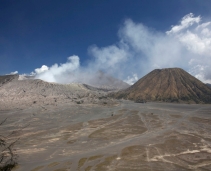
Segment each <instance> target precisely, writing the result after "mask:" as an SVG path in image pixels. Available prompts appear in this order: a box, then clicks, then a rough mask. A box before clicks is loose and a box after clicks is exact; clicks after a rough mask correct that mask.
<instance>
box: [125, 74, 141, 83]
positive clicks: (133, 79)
mask: <svg viewBox="0 0 211 171" xmlns="http://www.w3.org/2000/svg"><path fill="white" fill-rule="evenodd" d="M136 81H138V76H137V74H133V75H132V76H128V77H127V79H126V80H124V82H126V83H128V84H129V85H133V84H134V83H135V82H136Z"/></svg>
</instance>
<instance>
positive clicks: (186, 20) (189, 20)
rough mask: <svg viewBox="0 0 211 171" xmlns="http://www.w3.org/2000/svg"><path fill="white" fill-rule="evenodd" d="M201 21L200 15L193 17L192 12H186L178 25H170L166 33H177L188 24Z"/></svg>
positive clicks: (188, 25)
mask: <svg viewBox="0 0 211 171" xmlns="http://www.w3.org/2000/svg"><path fill="white" fill-rule="evenodd" d="M200 21H201V17H200V16H198V17H194V15H193V14H192V13H190V14H187V15H186V16H184V17H183V18H182V20H181V22H180V25H176V26H172V28H171V30H170V31H167V32H166V33H167V34H172V33H178V32H180V31H182V30H183V29H186V28H188V27H190V26H192V25H193V24H195V23H199V22H200Z"/></svg>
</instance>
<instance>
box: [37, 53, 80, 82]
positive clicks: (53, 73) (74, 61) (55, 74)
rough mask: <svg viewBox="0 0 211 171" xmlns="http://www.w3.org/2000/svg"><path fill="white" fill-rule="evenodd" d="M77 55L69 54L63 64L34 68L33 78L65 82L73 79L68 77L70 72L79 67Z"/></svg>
mask: <svg viewBox="0 0 211 171" xmlns="http://www.w3.org/2000/svg"><path fill="white" fill-rule="evenodd" d="M79 65H80V62H79V57H78V56H76V55H73V56H70V57H69V58H68V61H67V63H65V64H60V65H58V64H54V65H52V66H51V67H48V66H46V65H43V66H42V67H41V68H37V69H35V73H36V76H35V78H38V79H42V80H45V81H48V82H59V83H67V82H71V81H72V80H73V79H72V78H69V80H68V79H67V78H68V77H70V73H72V72H73V71H76V70H77V69H79Z"/></svg>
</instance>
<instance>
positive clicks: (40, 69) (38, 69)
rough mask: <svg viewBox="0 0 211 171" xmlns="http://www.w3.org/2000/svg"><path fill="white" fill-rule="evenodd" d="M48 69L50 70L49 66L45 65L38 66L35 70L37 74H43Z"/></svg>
mask: <svg viewBox="0 0 211 171" xmlns="http://www.w3.org/2000/svg"><path fill="white" fill-rule="evenodd" d="M48 70H49V68H48V66H46V65H43V66H42V67H41V68H37V69H35V70H34V71H35V73H36V74H41V73H43V72H45V71H48Z"/></svg>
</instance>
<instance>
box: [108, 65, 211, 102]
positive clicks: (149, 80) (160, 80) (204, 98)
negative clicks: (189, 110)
mask: <svg viewBox="0 0 211 171" xmlns="http://www.w3.org/2000/svg"><path fill="white" fill-rule="evenodd" d="M112 96H113V97H115V98H118V99H120V98H123V99H129V100H134V101H136V102H144V101H164V102H181V103H183V102H188V103H211V89H210V88H209V87H208V86H207V85H206V84H204V83H202V82H201V81H199V80H198V79H196V78H195V77H193V76H192V75H190V74H189V73H187V72H186V71H184V70H183V69H180V68H166V69H155V70H153V71H151V72H150V73H149V74H147V75H146V76H144V77H143V78H141V79H140V80H138V81H137V82H136V83H135V84H134V85H132V86H131V87H129V88H128V89H126V90H122V91H119V92H117V93H114V94H112Z"/></svg>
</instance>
